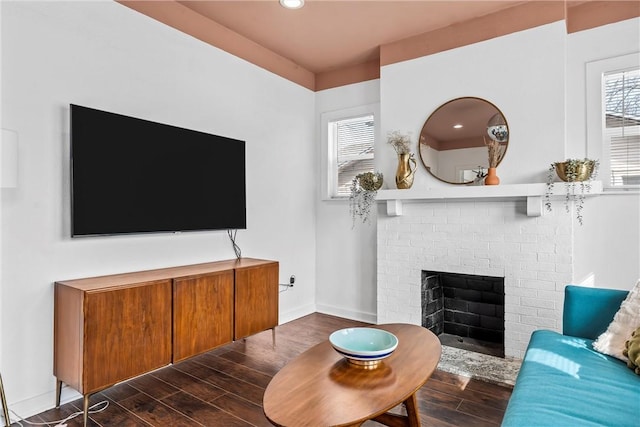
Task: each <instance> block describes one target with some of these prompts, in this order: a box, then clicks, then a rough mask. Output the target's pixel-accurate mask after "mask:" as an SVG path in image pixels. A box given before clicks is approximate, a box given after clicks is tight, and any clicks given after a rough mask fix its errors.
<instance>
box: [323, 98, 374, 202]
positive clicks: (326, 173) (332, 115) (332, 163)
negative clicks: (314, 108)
mask: <svg viewBox="0 0 640 427" xmlns="http://www.w3.org/2000/svg"><path fill="white" fill-rule="evenodd" d="M366 115H373V123H374V137H373V139H374V142H373V144H374V147H376V145H377V144H376V142H377V141H378V140H379V134H380V133H379V130H380V104H379V103H376V104H367V105H361V106H358V107H352V108H346V109H341V110H335V111H328V112H324V113H322V114H321V115H320V128H321V130H320V140H321V141H322V145H323V147H324V149H323V150H322V153H323V155H322V167H321V172H322V178H321V179H322V180H321V190H320V191H321V199H322V200H348V199H349V197H348V196H338V195H337V194H336V193H337V187H336V186H337V178H338V172H337V169H338V164H337V147H336V144H335V141H334V139H333V138H331V137H330V135H329V123H331V122H336V121H339V120H346V119H350V118H354V117H361V116H366ZM374 160H375V153H374Z"/></svg>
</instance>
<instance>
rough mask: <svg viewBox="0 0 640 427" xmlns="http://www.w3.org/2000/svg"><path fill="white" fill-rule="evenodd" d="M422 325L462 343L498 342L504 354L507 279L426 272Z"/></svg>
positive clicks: (423, 285) (423, 276)
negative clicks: (467, 341)
mask: <svg viewBox="0 0 640 427" xmlns="http://www.w3.org/2000/svg"><path fill="white" fill-rule="evenodd" d="M422 326H423V327H425V328H427V329H429V330H430V331H431V332H433V333H434V334H436V335H441V334H448V335H453V336H456V337H458V341H460V342H462V340H463V339H464V338H469V339H471V340H473V341H474V342H475V343H482V342H487V343H492V344H491V345H492V346H494V347H495V344H493V343H497V344H499V345H500V346H501V349H502V351H501V353H502V355H504V278H502V277H490V276H477V275H469V274H455V273H445V272H437V271H423V272H422ZM480 345H482V344H480Z"/></svg>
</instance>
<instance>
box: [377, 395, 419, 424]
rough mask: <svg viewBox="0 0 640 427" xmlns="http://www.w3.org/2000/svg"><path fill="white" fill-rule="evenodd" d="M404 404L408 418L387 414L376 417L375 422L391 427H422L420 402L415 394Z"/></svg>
mask: <svg viewBox="0 0 640 427" xmlns="http://www.w3.org/2000/svg"><path fill="white" fill-rule="evenodd" d="M402 404H403V405H404V407H405V408H406V409H407V415H406V416H405V415H398V414H392V413H389V412H386V413H384V414H381V415H378V416H377V417H374V418H373V421H376V422H378V423H380V424H383V425H385V426H391V427H420V413H419V412H418V400H417V398H416V395H415V393H414V394H412V395H411V397H409V398H408V399H407V400H405V401H404V402H402Z"/></svg>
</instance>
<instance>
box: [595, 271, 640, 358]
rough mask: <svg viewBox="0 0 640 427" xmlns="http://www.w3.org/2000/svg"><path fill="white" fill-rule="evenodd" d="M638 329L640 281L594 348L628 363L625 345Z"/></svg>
mask: <svg viewBox="0 0 640 427" xmlns="http://www.w3.org/2000/svg"><path fill="white" fill-rule="evenodd" d="M637 327H640V280H639V281H638V283H636V285H635V286H634V288H633V289H631V291H629V294H628V295H627V297H626V298H625V300H624V301H622V304H621V305H620V309H619V310H618V312H617V313H616V314H615V316H614V317H613V321H612V322H611V323H610V324H609V327H608V328H607V330H606V331H605V332H603V333H602V334H601V335H600V336H599V337H598V339H597V340H596V341H595V342H594V343H593V348H595V349H596V350H598V351H599V352H601V353H604V354H608V355H610V356H614V357H617V358H618V359H620V360H624V361H625V362H626V361H627V358H626V357H625V356H624V355H623V354H622V350H624V343H625V341H626V340H628V339H629V337H630V336H631V333H632V332H633V331H634V330H635V329H636V328H637Z"/></svg>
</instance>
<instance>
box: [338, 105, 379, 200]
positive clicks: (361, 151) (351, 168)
mask: <svg viewBox="0 0 640 427" xmlns="http://www.w3.org/2000/svg"><path fill="white" fill-rule="evenodd" d="M332 125H333V126H334V132H335V138H336V152H337V156H336V164H337V182H336V193H337V195H338V196H348V195H349V194H350V187H351V181H352V180H353V178H354V177H355V176H356V175H358V174H360V173H364V172H373V170H374V128H375V127H374V122H373V115H365V116H361V117H354V118H349V119H343V120H339V121H336V122H333V123H332Z"/></svg>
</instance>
